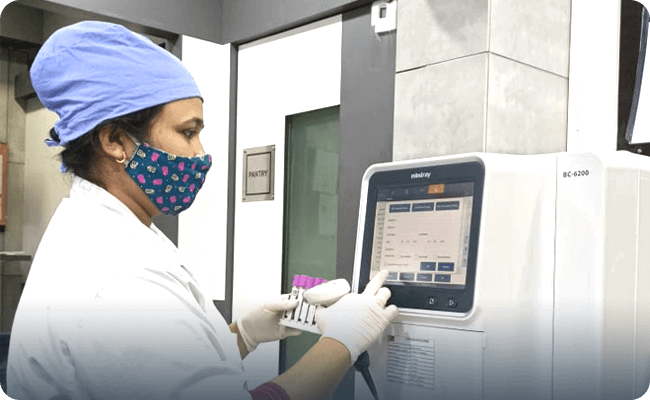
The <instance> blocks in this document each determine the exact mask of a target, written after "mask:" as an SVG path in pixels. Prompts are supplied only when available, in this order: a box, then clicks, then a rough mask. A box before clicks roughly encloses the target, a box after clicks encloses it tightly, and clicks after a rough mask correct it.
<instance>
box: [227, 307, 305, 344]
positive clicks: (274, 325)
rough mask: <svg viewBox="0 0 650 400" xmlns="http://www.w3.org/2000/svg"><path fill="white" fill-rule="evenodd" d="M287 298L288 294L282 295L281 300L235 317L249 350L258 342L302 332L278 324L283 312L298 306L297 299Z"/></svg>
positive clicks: (296, 334) (270, 340)
mask: <svg viewBox="0 0 650 400" xmlns="http://www.w3.org/2000/svg"><path fill="white" fill-rule="evenodd" d="M287 298H288V295H284V296H282V299H281V300H277V301H271V302H268V303H263V304H261V305H259V306H257V307H256V308H255V309H254V310H253V311H251V312H249V313H248V314H246V315H241V316H240V317H239V318H237V327H238V328H239V334H240V335H241V337H242V339H243V340H244V344H245V345H246V349H248V351H249V352H251V351H253V350H255V348H257V345H258V344H260V343H264V342H272V341H274V340H280V339H284V338H286V337H289V336H298V335H300V333H302V331H300V330H298V329H293V328H289V327H286V326H283V325H280V318H282V315H284V312H285V311H290V310H293V309H295V308H296V307H297V306H298V301H297V300H287Z"/></svg>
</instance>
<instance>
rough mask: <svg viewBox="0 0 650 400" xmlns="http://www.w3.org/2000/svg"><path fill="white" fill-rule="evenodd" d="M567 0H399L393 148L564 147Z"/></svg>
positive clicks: (430, 151) (426, 151) (405, 154)
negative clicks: (533, 0)
mask: <svg viewBox="0 0 650 400" xmlns="http://www.w3.org/2000/svg"><path fill="white" fill-rule="evenodd" d="M570 10H571V0H538V1H536V2H524V1H521V0H400V1H399V3H398V22H397V76H396V80H395V124H394V143H393V158H394V159H395V160H405V159H412V158H420V157H428V156H436V155H447V154H459V153H466V152H474V151H479V152H481V151H486V152H495V153H513V154H536V153H549V152H557V151H564V150H566V122H567V107H568V69H569V61H568V60H569V33H570Z"/></svg>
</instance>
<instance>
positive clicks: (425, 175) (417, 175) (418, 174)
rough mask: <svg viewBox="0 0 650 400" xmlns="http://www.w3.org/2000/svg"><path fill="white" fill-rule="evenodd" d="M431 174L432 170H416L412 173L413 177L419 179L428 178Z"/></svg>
mask: <svg viewBox="0 0 650 400" xmlns="http://www.w3.org/2000/svg"><path fill="white" fill-rule="evenodd" d="M430 176H431V172H415V173H413V174H411V179H418V178H427V179H429V177H430Z"/></svg>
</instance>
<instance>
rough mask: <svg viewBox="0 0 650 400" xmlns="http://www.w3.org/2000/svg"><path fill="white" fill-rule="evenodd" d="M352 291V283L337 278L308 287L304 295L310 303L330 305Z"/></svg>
mask: <svg viewBox="0 0 650 400" xmlns="http://www.w3.org/2000/svg"><path fill="white" fill-rule="evenodd" d="M348 293H350V284H349V283H348V281H346V280H345V279H335V280H333V281H328V282H325V283H323V284H321V285H318V286H315V287H313V288H311V289H308V290H306V291H305V293H304V294H303V297H304V298H305V300H307V302H308V303H309V304H313V305H315V306H323V307H329V306H331V305H332V304H334V303H336V302H337V301H339V300H340V299H341V298H342V297H343V296H345V295H346V294H348Z"/></svg>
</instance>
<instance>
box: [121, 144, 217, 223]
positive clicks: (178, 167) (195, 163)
mask: <svg viewBox="0 0 650 400" xmlns="http://www.w3.org/2000/svg"><path fill="white" fill-rule="evenodd" d="M129 136H130V135H129ZM131 139H132V140H133V141H134V143H135V144H136V145H137V148H136V149H135V151H134V152H133V156H132V157H131V160H129V162H128V163H126V172H127V173H128V174H129V175H130V176H131V178H133V180H134V181H135V182H136V183H137V184H138V185H139V186H140V188H141V189H142V190H143V191H144V193H145V194H146V195H147V196H148V197H149V199H150V200H151V201H152V202H153V203H154V204H155V205H156V207H157V208H158V210H160V212H161V213H163V214H166V215H178V214H179V213H180V212H182V211H184V210H187V209H188V208H189V207H190V205H192V202H194V198H195V197H196V194H197V193H198V191H199V189H201V186H203V182H205V175H206V174H207V172H208V170H209V169H210V166H211V165H212V157H210V155H207V154H205V155H202V156H196V157H182V156H177V155H174V154H170V153H167V152H165V151H162V150H160V149H156V148H154V147H152V146H151V145H150V144H148V143H139V141H137V140H136V139H134V138H133V137H131Z"/></svg>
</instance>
